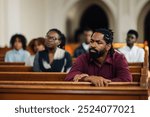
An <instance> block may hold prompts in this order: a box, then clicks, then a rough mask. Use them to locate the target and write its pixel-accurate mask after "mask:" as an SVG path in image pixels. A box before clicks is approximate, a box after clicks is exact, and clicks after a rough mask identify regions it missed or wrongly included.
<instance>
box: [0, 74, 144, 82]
mask: <svg viewBox="0 0 150 117" xmlns="http://www.w3.org/2000/svg"><path fill="white" fill-rule="evenodd" d="M66 75H67V73H61V72H51V73H48V72H0V81H10V80H14V81H64V79H65V77H66ZM132 77H133V82H139V81H140V77H141V74H140V73H133V74H132Z"/></svg>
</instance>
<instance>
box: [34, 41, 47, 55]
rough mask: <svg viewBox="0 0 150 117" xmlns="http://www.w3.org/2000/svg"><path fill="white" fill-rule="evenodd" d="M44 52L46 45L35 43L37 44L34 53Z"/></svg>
mask: <svg viewBox="0 0 150 117" xmlns="http://www.w3.org/2000/svg"><path fill="white" fill-rule="evenodd" d="M43 50H45V47H44V45H43V44H40V43H38V42H37V41H35V44H34V51H35V52H39V51H43Z"/></svg>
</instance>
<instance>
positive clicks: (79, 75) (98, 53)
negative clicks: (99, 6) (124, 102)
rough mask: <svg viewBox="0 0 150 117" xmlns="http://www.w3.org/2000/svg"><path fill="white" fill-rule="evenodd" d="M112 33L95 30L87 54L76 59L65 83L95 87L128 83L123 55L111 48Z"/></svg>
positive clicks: (127, 72)
mask: <svg viewBox="0 0 150 117" xmlns="http://www.w3.org/2000/svg"><path fill="white" fill-rule="evenodd" d="M112 42H113V33H112V32H111V31H110V30H107V29H103V28H102V29H97V30H96V31H95V32H94V33H93V35H92V37H91V40H90V49H89V53H86V54H82V55H81V56H79V57H78V58H77V60H76V61H75V63H74V65H73V66H72V68H71V70H70V72H69V73H68V75H67V76H66V78H65V80H67V81H88V82H91V83H92V84H94V85H95V86H107V85H108V83H110V82H130V81H131V79H132V76H131V74H130V72H129V68H128V63H127V61H126V59H125V57H124V55H123V54H121V53H119V52H118V51H116V50H114V49H113V47H112Z"/></svg>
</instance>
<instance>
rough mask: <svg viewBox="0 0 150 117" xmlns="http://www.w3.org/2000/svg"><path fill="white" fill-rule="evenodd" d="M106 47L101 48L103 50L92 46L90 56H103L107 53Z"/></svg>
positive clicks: (94, 57)
mask: <svg viewBox="0 0 150 117" xmlns="http://www.w3.org/2000/svg"><path fill="white" fill-rule="evenodd" d="M105 52H106V51H105V49H103V50H101V51H97V50H96V49H94V48H90V49H89V53H90V56H91V57H92V58H93V59H97V58H99V57H102V56H104V54H105Z"/></svg>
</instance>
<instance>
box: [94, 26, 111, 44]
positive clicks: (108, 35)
mask: <svg viewBox="0 0 150 117" xmlns="http://www.w3.org/2000/svg"><path fill="white" fill-rule="evenodd" d="M95 32H99V33H102V34H104V40H105V42H106V43H107V44H109V43H110V44H112V42H113V32H112V30H110V29H105V28H99V29H96V30H95V31H94V33H95Z"/></svg>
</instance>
